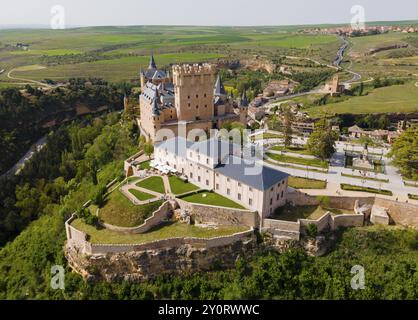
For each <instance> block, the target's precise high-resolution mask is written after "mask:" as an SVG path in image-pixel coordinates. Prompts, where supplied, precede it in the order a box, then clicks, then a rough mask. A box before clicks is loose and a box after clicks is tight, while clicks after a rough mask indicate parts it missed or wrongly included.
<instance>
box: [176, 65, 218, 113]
mask: <svg viewBox="0 0 418 320" xmlns="http://www.w3.org/2000/svg"><path fill="white" fill-rule="evenodd" d="M214 80H215V70H214V68H213V67H212V66H211V65H209V64H203V65H198V64H194V65H181V66H179V65H176V66H173V83H174V92H175V108H176V111H177V117H178V121H196V120H211V119H212V117H213V116H214V103H213V101H214V90H213V84H214Z"/></svg>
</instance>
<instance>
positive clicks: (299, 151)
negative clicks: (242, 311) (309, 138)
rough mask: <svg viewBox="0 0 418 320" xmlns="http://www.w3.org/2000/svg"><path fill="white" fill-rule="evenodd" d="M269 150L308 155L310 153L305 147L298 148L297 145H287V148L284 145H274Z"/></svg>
mask: <svg viewBox="0 0 418 320" xmlns="http://www.w3.org/2000/svg"><path fill="white" fill-rule="evenodd" d="M270 150H274V151H284V152H291V153H297V154H304V155H309V156H310V155H312V154H311V153H310V152H309V151H308V150H306V149H305V148H298V147H288V148H286V147H285V146H274V147H272V148H271V149H270Z"/></svg>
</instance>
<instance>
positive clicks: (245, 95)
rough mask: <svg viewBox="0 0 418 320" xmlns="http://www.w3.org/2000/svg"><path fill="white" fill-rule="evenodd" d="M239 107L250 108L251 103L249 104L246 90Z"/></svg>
mask: <svg viewBox="0 0 418 320" xmlns="http://www.w3.org/2000/svg"><path fill="white" fill-rule="evenodd" d="M239 105H240V106H241V107H248V105H249V103H248V99H247V94H246V92H245V90H244V92H243V93H242V97H241V100H240V103H239Z"/></svg>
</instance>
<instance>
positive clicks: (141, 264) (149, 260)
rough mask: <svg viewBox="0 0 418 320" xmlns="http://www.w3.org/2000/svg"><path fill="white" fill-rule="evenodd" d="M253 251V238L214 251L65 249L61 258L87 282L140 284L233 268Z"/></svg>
mask: <svg viewBox="0 0 418 320" xmlns="http://www.w3.org/2000/svg"><path fill="white" fill-rule="evenodd" d="M255 249H256V241H255V237H252V238H251V239H249V240H246V241H238V242H235V243H233V244H232V245H227V246H222V247H216V248H196V247H192V246H190V245H183V246H180V247H178V248H166V249H159V250H149V251H139V252H129V253H114V254H107V255H85V254H82V253H81V252H79V251H78V250H77V249H76V248H74V247H71V246H65V255H66V257H67V260H68V262H69V265H70V266H71V267H72V268H73V270H74V271H76V272H77V273H79V274H81V275H82V276H83V277H84V278H85V279H87V280H88V281H100V280H104V281H118V280H126V281H141V280H144V279H152V278H155V277H156V276H158V275H164V274H188V273H193V272H199V271H210V270H213V269H216V268H217V267H222V269H228V268H233V267H234V265H235V262H236V260H237V259H238V258H239V257H241V256H249V255H251V254H252V253H253V252H254V250H255Z"/></svg>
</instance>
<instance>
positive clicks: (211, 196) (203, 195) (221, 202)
mask: <svg viewBox="0 0 418 320" xmlns="http://www.w3.org/2000/svg"><path fill="white" fill-rule="evenodd" d="M180 199H181V200H183V201H186V202H191V203H197V204H203V205H210V206H216V207H225V208H235V209H245V208H244V207H243V206H241V205H240V204H238V203H236V202H234V201H232V200H230V199H228V198H225V197H224V196H221V195H220V194H217V193H215V192H210V191H199V192H196V193H194V194H191V195H186V196H184V197H180Z"/></svg>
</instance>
